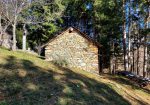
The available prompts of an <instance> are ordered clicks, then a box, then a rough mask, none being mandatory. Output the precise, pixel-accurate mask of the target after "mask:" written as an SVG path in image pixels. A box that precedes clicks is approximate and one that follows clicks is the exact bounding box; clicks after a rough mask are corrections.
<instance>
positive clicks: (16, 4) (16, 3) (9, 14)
mask: <svg viewBox="0 0 150 105" xmlns="http://www.w3.org/2000/svg"><path fill="white" fill-rule="evenodd" d="M1 2H2V3H3V4H2V6H3V8H4V11H5V12H3V15H4V19H5V20H7V21H8V22H9V23H10V24H11V26H12V28H13V30H12V32H13V46H12V50H14V51H15V50H16V25H17V23H18V21H19V16H20V13H21V11H22V10H23V9H24V8H26V6H27V3H28V0H1Z"/></svg>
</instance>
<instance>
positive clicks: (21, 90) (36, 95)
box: [0, 48, 150, 105]
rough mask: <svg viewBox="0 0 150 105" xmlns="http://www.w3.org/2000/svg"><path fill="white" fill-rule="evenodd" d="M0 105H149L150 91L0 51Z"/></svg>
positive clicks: (0, 49) (18, 54)
mask: <svg viewBox="0 0 150 105" xmlns="http://www.w3.org/2000/svg"><path fill="white" fill-rule="evenodd" d="M0 105H150V90H149V89H141V88H139V87H137V86H135V85H134V84H132V83H130V82H129V81H128V80H127V79H125V78H123V77H118V76H109V75H101V76H98V75H94V74H91V73H87V72H85V71H82V70H78V69H73V68H72V69H67V68H63V67H58V66H55V65H53V64H51V63H49V62H46V61H44V60H42V59H41V58H40V57H38V56H35V55H31V54H26V53H23V52H12V51H8V50H5V49H2V48H0Z"/></svg>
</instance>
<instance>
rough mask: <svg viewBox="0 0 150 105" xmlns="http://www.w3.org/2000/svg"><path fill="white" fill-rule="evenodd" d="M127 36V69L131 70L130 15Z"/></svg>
mask: <svg viewBox="0 0 150 105" xmlns="http://www.w3.org/2000/svg"><path fill="white" fill-rule="evenodd" d="M129 4H130V5H129V16H130V15H131V1H130V0H129ZM128 28H129V36H128V70H129V71H131V72H132V70H131V66H132V64H131V17H129V26H128Z"/></svg>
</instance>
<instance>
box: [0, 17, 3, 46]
mask: <svg viewBox="0 0 150 105" xmlns="http://www.w3.org/2000/svg"><path fill="white" fill-rule="evenodd" d="M1 20H2V16H1V15H0V46H1V45H2V35H3V33H2V21H1Z"/></svg>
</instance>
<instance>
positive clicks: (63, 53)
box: [44, 27, 102, 73]
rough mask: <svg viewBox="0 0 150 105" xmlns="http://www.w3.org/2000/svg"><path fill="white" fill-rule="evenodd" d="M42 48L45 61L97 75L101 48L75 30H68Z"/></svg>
mask: <svg viewBox="0 0 150 105" xmlns="http://www.w3.org/2000/svg"><path fill="white" fill-rule="evenodd" d="M44 46H45V58H46V60H47V61H52V62H57V63H65V64H66V65H67V67H70V68H72V67H73V68H79V69H82V70H86V71H89V72H93V73H99V70H100V62H99V58H100V56H99V51H100V48H101V47H102V46H101V45H100V44H98V43H97V42H95V41H93V40H92V39H91V38H89V37H88V36H87V35H85V34H84V33H82V32H80V31H79V30H78V29H76V28H72V27H70V28H68V29H67V30H65V31H63V32H62V33H61V34H59V35H57V36H56V37H54V38H52V39H51V40H50V41H49V42H48V43H47V44H45V45H44Z"/></svg>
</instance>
